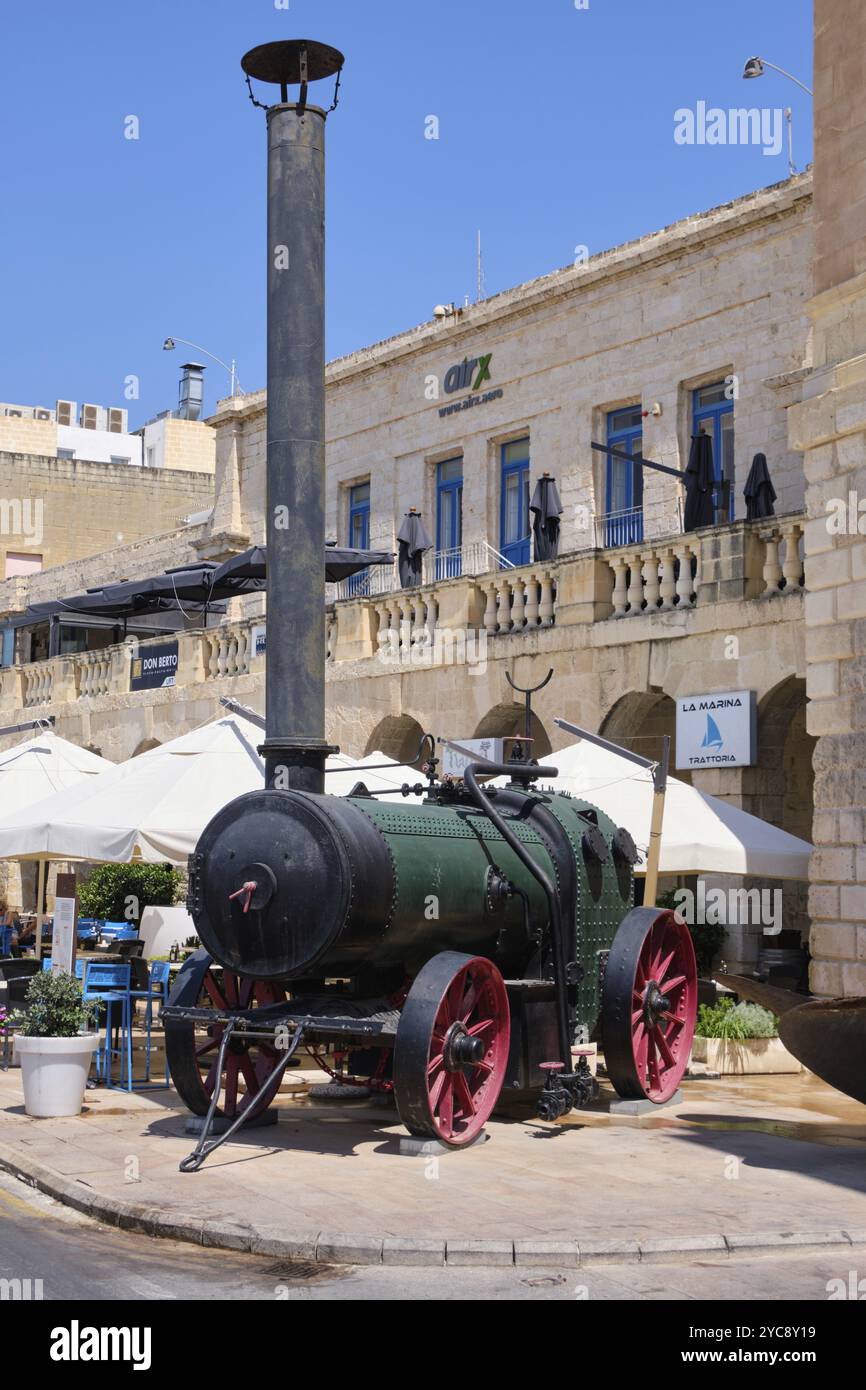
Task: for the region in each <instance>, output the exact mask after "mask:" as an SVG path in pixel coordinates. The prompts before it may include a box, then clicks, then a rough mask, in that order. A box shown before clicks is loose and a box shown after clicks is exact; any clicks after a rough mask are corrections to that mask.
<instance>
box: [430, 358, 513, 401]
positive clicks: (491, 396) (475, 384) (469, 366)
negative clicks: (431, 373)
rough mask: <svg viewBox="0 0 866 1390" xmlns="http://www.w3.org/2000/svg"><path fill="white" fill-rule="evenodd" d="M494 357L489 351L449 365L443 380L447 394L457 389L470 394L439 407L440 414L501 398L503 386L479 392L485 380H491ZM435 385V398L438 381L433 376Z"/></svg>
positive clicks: (432, 381)
mask: <svg viewBox="0 0 866 1390" xmlns="http://www.w3.org/2000/svg"><path fill="white" fill-rule="evenodd" d="M492 357H493V353H492V352H487V353H485V354H484V356H483V357H464V358H463V361H462V362H455V364H454V366H453V367H449V368H448V370H447V372H446V373H445V378H444V380H443V382H442V386H443V389H444V391H445V393H446V395H449V396H451V395H453V394H454V392H455V391H467V390H468V391H469V392H470V394H469V395H468V396H464V397H463V398H462V399H461V400H459V401H453V402H452V403H451V404H450V405H443V406H440V407H439V414H440V415H454V414H455V413H456V412H457V411H458V410H468V409H470V408H471V407H472V406H474V405H485V404H486V403H487V401H496V400H499V398H500V396H501V395H502V388H501V387H500V388H499V389H494V390H492V391H484V392H482V393H481V395H479V394H478V391H479V388H480V387H481V386H482V384H483V383H484V382H485V381H489V380H490V362H491V359H492ZM431 384H432V385H433V387H434V396H433V399H436V397H437V396H438V383H437V381H436V378H435V377H433V378H431Z"/></svg>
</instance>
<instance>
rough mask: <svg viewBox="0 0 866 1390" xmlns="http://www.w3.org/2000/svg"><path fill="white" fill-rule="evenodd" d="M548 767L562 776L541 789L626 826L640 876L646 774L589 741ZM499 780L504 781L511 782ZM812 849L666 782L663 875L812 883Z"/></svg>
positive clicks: (649, 795)
mask: <svg viewBox="0 0 866 1390" xmlns="http://www.w3.org/2000/svg"><path fill="white" fill-rule="evenodd" d="M544 762H545V763H546V764H547V765H548V766H551V767H556V768H558V769H559V775H558V777H556V778H555V779H553V780H552V781H550V782H549V783H548V782H546V781H545V782H543V783H541V784H540V785H542V786H550V787H551V788H553V789H555V790H557V791H566V792H569V793H570V794H571V795H572V796H580V797H584V798H585V799H586V800H587V801H591V802H592V803H593V804H594V805H596V806H598V807H600V809H601V810H602V811H604V812H605V813H606V814H607V815H608V816H610V818H611V820H613V821H615V822H616V824H617V825H622V826H625V828H626V830H628V831H629V833H630V835H631V836H632V839H633V840H634V842H635V844H636V845H637V847H638V850H639V851H640V853H641V859H640V861H639V862H638V863H637V864H636V865H635V872H636V873H643V872H644V871H645V868H646V850H647V845H648V842H649V829H650V817H651V814H652V799H653V782H652V775H651V773H650V771H649V769H648V768H639V767H636V766H635V765H634V764H633V763H631V762H628V761H627V760H626V759H625V758H622V757H620V756H619V755H618V754H616V753H612V752H608V751H607V750H606V749H603V748H599V747H597V746H595V745H594V744H592V743H588V742H587V741H585V740H581V741H580V742H578V743H573V744H570V745H569V746H568V747H567V748H563V749H561V750H560V751H559V752H558V753H551V754H550V756H549V757H548V758H545V759H544ZM496 780H497V782H498V783H499V784H502V783H503V782H504V781H505V780H507V779H505V778H497V779H496ZM811 851H812V846H811V845H810V844H809V843H808V841H807V840H800V839H798V838H797V836H796V835H789V834H788V832H787V831H785V830H779V829H777V827H776V826H774V825H770V824H769V822H768V821H764V820H761V819H760V818H759V817H758V816H752V815H750V814H749V813H748V811H742V810H740V808H739V807H737V806H731V805H729V803H728V802H726V801H721V800H720V799H719V798H718V797H715V796H709V795H708V794H707V793H706V792H701V791H698V789H697V787H692V786H689V784H688V783H686V782H681V781H679V780H678V778H676V777H669V778H668V782H667V794H666V797H665V808H664V822H663V825H662V836H661V860H660V863H659V872H660V873H662V874H695V873H715V874H748V875H750V876H753V877H758V878H779V879H808V877H809V855H810V853H811Z"/></svg>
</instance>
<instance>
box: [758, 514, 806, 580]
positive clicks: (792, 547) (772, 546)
mask: <svg viewBox="0 0 866 1390" xmlns="http://www.w3.org/2000/svg"><path fill="white" fill-rule="evenodd" d="M765 525H766V530H761V531H760V533H759V534H760V536H761V539H762V540H763V542H764V544H765V546H766V547H767V553H766V558H765V560H764V568H763V571H762V573H763V579H764V594H765V596H766V597H767V598H770V597H771V596H772V595H774V594H779V593H784V594H793V593H797V592H799V590H800V589H801V588H802V587H803V584H804V583H805V573H804V565H803V518H802V517H789V518H784V519H782V520H780V521H779V522H773V523H772V524H767V523H765Z"/></svg>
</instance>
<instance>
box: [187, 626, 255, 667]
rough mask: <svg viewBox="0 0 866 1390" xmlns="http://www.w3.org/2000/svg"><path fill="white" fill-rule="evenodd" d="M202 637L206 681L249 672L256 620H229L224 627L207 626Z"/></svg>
mask: <svg viewBox="0 0 866 1390" xmlns="http://www.w3.org/2000/svg"><path fill="white" fill-rule="evenodd" d="M200 637H201V642H202V645H203V648H204V653H203V664H204V678H205V680H222V679H223V678H224V677H226V676H245V675H247V674H248V672H249V670H250V662H251V659H252V653H251V646H252V623H250V622H249V621H247V622H244V623H233V624H228V623H227V624H225V625H224V626H221V627H211V628H205V629H204V631H203V632H201V634H200Z"/></svg>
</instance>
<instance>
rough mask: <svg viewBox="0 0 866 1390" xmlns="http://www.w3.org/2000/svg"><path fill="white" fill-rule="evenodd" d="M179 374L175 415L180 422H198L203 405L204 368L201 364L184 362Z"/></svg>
mask: <svg viewBox="0 0 866 1390" xmlns="http://www.w3.org/2000/svg"><path fill="white" fill-rule="evenodd" d="M181 373H182V375H181V378H180V391H179V394H178V401H177V413H178V415H179V417H180V419H181V420H200V419H201V413H202V409H203V405H204V376H203V373H204V367H203V365H202V363H201V362H184V364H183V366H182V367H181Z"/></svg>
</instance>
